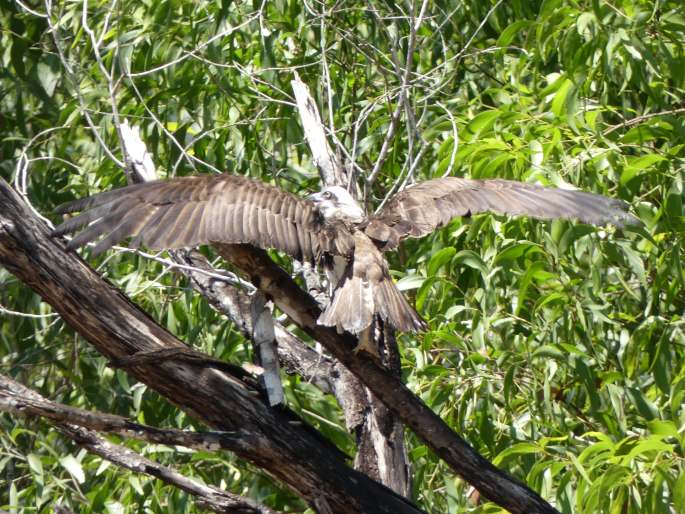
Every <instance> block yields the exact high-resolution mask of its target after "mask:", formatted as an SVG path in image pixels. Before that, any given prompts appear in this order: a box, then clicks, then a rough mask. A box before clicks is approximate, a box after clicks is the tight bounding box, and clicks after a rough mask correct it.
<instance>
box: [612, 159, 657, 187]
mask: <svg viewBox="0 0 685 514" xmlns="http://www.w3.org/2000/svg"><path fill="white" fill-rule="evenodd" d="M664 160H666V159H665V157H662V156H661V155H658V154H655V153H650V154H647V155H641V156H640V157H635V158H631V159H629V160H628V164H627V165H626V166H625V168H623V173H621V185H626V184H627V183H628V182H630V181H631V180H632V179H634V178H635V177H636V176H638V175H639V174H641V173H642V172H644V171H645V170H647V169H649V168H651V167H652V166H654V165H655V164H656V163H658V162H663V161H664Z"/></svg>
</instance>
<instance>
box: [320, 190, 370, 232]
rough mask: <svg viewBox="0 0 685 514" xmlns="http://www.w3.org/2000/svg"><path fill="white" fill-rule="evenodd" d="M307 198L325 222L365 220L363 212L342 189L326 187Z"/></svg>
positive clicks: (358, 221)
mask: <svg viewBox="0 0 685 514" xmlns="http://www.w3.org/2000/svg"><path fill="white" fill-rule="evenodd" d="M307 198H308V199H309V200H311V201H312V202H314V205H315V206H316V208H317V210H318V211H319V212H320V213H321V215H322V216H323V217H324V219H325V220H326V221H334V220H340V221H346V222H348V223H361V222H362V221H364V219H365V218H366V216H365V215H364V210H363V209H362V208H361V207H360V206H359V204H358V203H357V201H356V200H355V199H354V198H352V195H350V193H348V192H347V190H346V189H345V188H343V187H340V186H331V187H327V188H325V189H323V190H322V191H321V192H319V193H314V194H313V195H309V196H308V197H307Z"/></svg>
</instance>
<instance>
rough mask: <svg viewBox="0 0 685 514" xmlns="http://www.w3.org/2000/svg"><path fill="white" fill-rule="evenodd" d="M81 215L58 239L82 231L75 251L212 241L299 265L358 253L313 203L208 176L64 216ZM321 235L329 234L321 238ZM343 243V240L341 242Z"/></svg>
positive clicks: (107, 196) (86, 204) (115, 194)
mask: <svg viewBox="0 0 685 514" xmlns="http://www.w3.org/2000/svg"><path fill="white" fill-rule="evenodd" d="M79 211H80V212H81V214H80V215H78V216H76V217H73V218H70V219H69V220H66V221H65V222H64V223H62V224H61V225H60V226H59V227H57V228H56V229H55V231H54V234H55V235H61V234H65V233H74V232H78V231H79V230H80V229H83V230H82V231H81V232H80V233H78V234H77V235H76V237H74V239H72V240H71V242H70V243H69V247H70V248H76V247H78V246H82V245H84V244H86V243H89V242H91V241H95V240H96V239H98V238H100V237H101V236H105V237H104V239H102V240H101V241H100V243H98V244H97V245H96V248H95V253H101V252H103V251H105V250H107V249H108V248H110V247H111V246H112V245H114V244H115V243H116V242H117V241H119V240H122V239H125V238H127V237H133V238H134V240H133V242H132V244H133V245H134V246H136V247H137V246H139V245H144V246H147V247H148V248H150V249H153V250H161V249H175V248H187V247H192V246H197V245H201V244H207V243H211V242H222V243H250V244H254V245H256V246H259V247H262V248H275V249H277V250H281V251H284V252H287V253H288V254H290V255H291V256H293V257H295V258H297V259H300V260H302V259H305V260H310V261H311V260H314V259H316V258H318V257H319V254H320V252H321V251H326V252H330V253H334V252H336V251H337V250H338V249H339V248H341V249H343V251H345V252H347V253H345V254H344V255H348V254H349V253H350V252H351V250H352V247H351V244H350V240H351V239H352V238H351V235H350V233H349V230H347V229H346V228H345V227H343V226H336V230H328V231H326V230H322V228H323V226H324V225H325V223H324V221H323V219H322V218H321V216H319V215H318V213H317V212H316V211H315V208H314V204H313V203H312V202H310V201H309V200H306V199H303V198H300V197H298V196H295V195H293V194H291V193H288V192H286V191H283V190H281V189H279V188H277V187H274V186H271V185H268V184H265V183H263V182H259V181H255V180H252V179H249V178H246V177H241V176H236V175H203V176H195V177H183V178H176V179H172V180H168V181H154V182H145V183H143V184H135V185H131V186H127V187H123V188H120V189H116V190H113V191H108V192H106V193H100V194H98V195H94V196H91V197H88V198H82V199H79V200H75V201H73V202H69V203H66V204H64V205H61V206H60V207H58V208H57V212H59V213H71V212H79ZM319 234H325V237H324V240H321V238H320V237H319ZM338 239H340V241H338Z"/></svg>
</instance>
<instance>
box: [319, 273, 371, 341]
mask: <svg viewBox="0 0 685 514" xmlns="http://www.w3.org/2000/svg"><path fill="white" fill-rule="evenodd" d="M373 303H374V302H373V289H372V286H371V284H370V283H369V282H368V281H366V280H363V279H362V278H361V277H347V278H346V279H345V280H344V282H343V284H342V286H340V287H339V288H338V289H337V290H336V292H335V295H334V296H333V299H332V300H331V303H330V305H329V306H328V308H327V309H326V310H325V311H324V312H323V313H322V314H321V316H319V320H318V322H319V324H320V325H325V326H328V327H333V326H337V327H341V328H343V329H345V330H347V331H348V332H352V333H353V334H358V333H359V332H361V331H362V330H364V329H365V328H366V327H368V326H369V325H370V324H371V321H372V320H373V314H374V308H373Z"/></svg>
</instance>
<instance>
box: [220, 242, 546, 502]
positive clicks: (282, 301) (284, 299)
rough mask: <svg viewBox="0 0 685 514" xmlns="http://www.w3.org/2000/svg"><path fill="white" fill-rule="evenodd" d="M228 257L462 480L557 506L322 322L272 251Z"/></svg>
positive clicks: (504, 496)
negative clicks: (484, 454)
mask: <svg viewBox="0 0 685 514" xmlns="http://www.w3.org/2000/svg"><path fill="white" fill-rule="evenodd" d="M216 247H217V249H218V250H219V252H220V253H221V255H222V256H224V257H225V258H226V259H228V260H230V261H231V262H232V263H233V264H234V265H235V266H236V267H238V268H239V269H241V270H242V271H243V272H244V273H245V274H246V275H248V276H249V277H250V280H251V281H252V282H253V283H254V285H255V286H257V287H258V288H259V289H260V290H261V291H262V292H263V293H264V294H265V295H267V297H268V298H270V299H272V300H273V302H274V303H275V304H276V306H277V307H278V308H279V309H281V310H282V311H283V312H285V313H286V314H287V315H288V316H290V318H291V319H292V320H294V321H295V322H296V323H297V324H298V325H299V326H300V327H301V328H302V329H303V330H304V331H305V332H307V333H308V334H309V335H310V336H311V337H313V338H314V339H315V340H317V341H319V342H320V343H321V344H322V345H324V346H325V347H326V349H327V350H328V351H330V352H331V353H332V354H333V355H334V356H335V357H336V358H337V359H338V360H340V361H341V362H342V363H343V364H344V365H345V366H346V367H347V368H348V369H349V370H350V371H351V372H352V373H354V374H355V375H356V376H357V377H358V378H359V379H360V380H361V381H362V382H363V383H364V385H365V386H366V387H368V388H369V389H370V390H371V391H372V392H373V394H374V395H375V396H376V397H377V398H378V399H379V400H381V401H382V402H383V403H384V404H385V405H386V406H387V407H388V408H389V409H390V410H392V411H393V412H394V413H395V414H396V415H397V416H398V417H399V418H400V419H401V420H402V421H403V422H404V423H405V424H406V425H407V426H408V427H410V428H411V429H412V430H413V431H414V433H415V434H416V435H417V436H418V437H420V438H421V439H422V440H423V441H424V442H425V443H426V444H427V445H428V446H429V447H430V448H431V449H432V450H433V451H434V452H435V453H436V454H437V455H438V456H439V457H440V458H441V459H443V460H444V461H445V462H446V463H447V464H448V465H449V466H450V467H451V468H452V469H453V470H454V471H455V472H456V473H458V474H459V475H460V476H461V477H462V478H463V479H464V480H466V481H467V482H469V483H470V484H471V485H473V486H474V487H475V488H476V489H478V490H479V491H480V492H481V493H482V495H483V496H485V497H486V498H488V499H489V500H492V501H494V502H495V503H497V504H498V505H500V506H502V507H504V508H506V509H508V510H510V511H511V512H513V513H521V514H533V513H541V514H552V513H557V512H558V511H557V510H556V509H554V508H553V507H552V506H551V505H550V504H549V503H547V502H545V501H544V500H543V499H542V498H541V497H540V496H539V495H538V494H537V493H536V492H535V491H533V490H532V489H530V488H529V487H527V486H526V485H525V484H523V483H521V482H519V481H518V480H516V479H515V478H513V477H511V476H509V475H508V474H506V473H505V472H503V471H502V470H500V469H498V468H497V467H495V466H494V465H493V464H492V463H490V462H489V461H488V460H487V459H485V458H484V457H482V456H481V455H480V454H479V453H478V452H476V451H475V450H474V449H473V448H472V447H471V446H470V445H469V444H468V443H467V442H466V441H464V440H463V439H462V438H461V437H459V436H458V435H457V434H456V433H455V432H454V431H453V430H451V429H450V428H449V426H448V425H447V424H446V423H445V422H444V421H442V420H441V419H440V417H439V416H437V415H436V414H435V413H434V412H433V411H431V410H430V409H429V408H428V406H426V404H424V403H423V402H422V401H421V400H420V399H419V398H418V397H417V396H416V395H414V394H413V393H412V392H411V391H410V390H409V389H408V388H407V387H406V386H405V385H404V384H403V383H402V382H401V381H400V380H399V379H398V378H396V377H394V376H393V375H392V374H391V373H389V372H388V371H387V370H385V369H383V368H382V367H381V366H380V365H379V364H378V363H377V362H375V360H374V359H373V358H372V357H371V356H369V355H368V354H365V353H364V352H359V353H357V354H355V352H353V349H354V348H355V345H356V344H357V340H356V338H354V337H353V336H352V335H351V334H348V333H344V334H338V333H337V332H336V330H335V329H333V328H330V327H325V326H322V325H318V324H317V323H316V320H317V319H318V317H319V313H320V310H319V307H318V305H317V304H316V302H315V301H314V299H313V298H312V297H311V296H309V295H308V294H307V293H305V292H304V291H302V289H300V288H299V287H298V285H297V284H296V283H295V281H294V280H293V279H292V278H291V277H290V275H288V274H287V273H286V272H285V271H283V269H281V268H280V267H279V266H277V265H276V264H275V263H274V262H273V261H272V260H271V259H270V258H269V256H268V254H267V253H266V252H265V251H264V250H261V249H259V248H255V247H253V246H249V245H216Z"/></svg>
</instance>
